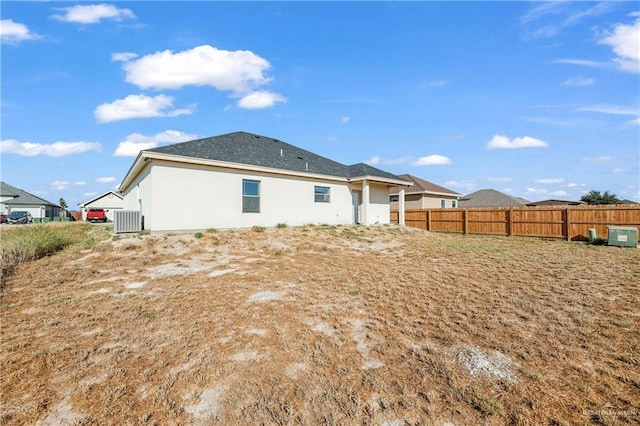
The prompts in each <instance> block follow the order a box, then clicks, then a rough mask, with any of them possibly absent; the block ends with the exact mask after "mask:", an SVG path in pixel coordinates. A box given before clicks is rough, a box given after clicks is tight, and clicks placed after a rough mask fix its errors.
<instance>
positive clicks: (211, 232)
mask: <svg viewBox="0 0 640 426" xmlns="http://www.w3.org/2000/svg"><path fill="white" fill-rule="evenodd" d="M215 232H218V230H217V229H216V228H209V229H207V233H209V234H213V233H215Z"/></svg>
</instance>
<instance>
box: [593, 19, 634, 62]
mask: <svg viewBox="0 0 640 426" xmlns="http://www.w3.org/2000/svg"><path fill="white" fill-rule="evenodd" d="M598 42H599V43H600V44H606V45H608V46H610V47H611V48H612V49H613V52H614V53H615V54H616V58H615V59H614V61H615V62H617V63H618V65H619V66H620V69H622V70H623V71H628V72H640V19H637V20H636V21H635V23H633V24H631V25H625V24H618V25H616V26H615V27H614V29H613V32H609V33H607V35H606V36H605V37H603V38H601V39H600V40H599V41H598Z"/></svg>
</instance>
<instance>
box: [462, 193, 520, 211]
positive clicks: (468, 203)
mask: <svg viewBox="0 0 640 426" xmlns="http://www.w3.org/2000/svg"><path fill="white" fill-rule="evenodd" d="M528 202H529V200H525V199H524V198H520V197H512V196H511V195H507V194H504V193H502V192H500V191H496V190H495V189H481V190H479V191H476V192H472V193H471V194H467V195H463V196H462V197H460V200H459V203H458V204H459V205H460V207H461V208H470V207H521V206H524V205H525V204H527V203H528Z"/></svg>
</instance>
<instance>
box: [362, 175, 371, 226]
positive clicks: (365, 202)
mask: <svg viewBox="0 0 640 426" xmlns="http://www.w3.org/2000/svg"><path fill="white" fill-rule="evenodd" d="M360 223H362V224H363V225H366V226H368V225H369V181H368V180H367V179H365V180H363V181H362V218H360Z"/></svg>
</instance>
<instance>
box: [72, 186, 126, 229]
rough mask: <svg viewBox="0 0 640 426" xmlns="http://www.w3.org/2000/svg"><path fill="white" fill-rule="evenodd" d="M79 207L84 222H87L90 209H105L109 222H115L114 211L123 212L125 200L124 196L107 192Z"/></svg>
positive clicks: (80, 204)
mask: <svg viewBox="0 0 640 426" xmlns="http://www.w3.org/2000/svg"><path fill="white" fill-rule="evenodd" d="M78 206H79V207H80V209H81V211H82V220H87V211H89V209H104V211H105V214H106V216H107V220H108V221H109V222H113V216H114V213H113V212H114V210H122V209H123V208H124V198H123V197H122V195H120V194H118V193H117V192H114V191H108V192H105V193H104V194H102V195H98V196H97V197H96V198H93V199H91V200H89V201H85V202H84V203H79V204H78Z"/></svg>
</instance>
